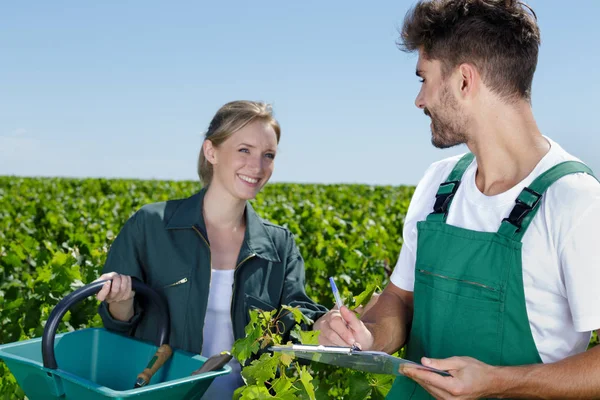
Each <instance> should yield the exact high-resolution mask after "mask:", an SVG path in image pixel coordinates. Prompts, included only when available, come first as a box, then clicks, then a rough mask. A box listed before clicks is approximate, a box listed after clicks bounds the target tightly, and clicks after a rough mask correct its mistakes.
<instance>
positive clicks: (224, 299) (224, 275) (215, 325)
mask: <svg viewBox="0 0 600 400" xmlns="http://www.w3.org/2000/svg"><path fill="white" fill-rule="evenodd" d="M234 272H235V271H234V270H232V269H231V270H217V269H213V270H212V276H211V280H210V291H209V293H208V306H207V308H206V317H205V318H204V329H203V333H204V340H203V343H202V356H204V357H210V356H212V355H215V354H219V353H220V352H222V351H231V347H232V346H233V342H234V340H233V326H232V324H231V313H230V310H231V296H232V294H233V274H234ZM229 366H230V367H231V368H232V371H231V373H230V374H227V375H224V376H219V377H217V378H215V380H214V381H213V382H212V383H211V385H210V386H209V387H208V390H207V391H206V392H205V393H204V395H203V396H202V398H203V399H231V398H232V397H233V392H234V391H235V389H237V388H238V387H240V386H242V385H243V384H244V381H243V380H242V377H241V374H240V373H241V366H240V363H238V362H237V360H236V359H235V358H234V359H232V360H231V361H230V362H229Z"/></svg>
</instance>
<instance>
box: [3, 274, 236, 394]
mask: <svg viewBox="0 0 600 400" xmlns="http://www.w3.org/2000/svg"><path fill="white" fill-rule="evenodd" d="M105 282H106V281H98V282H94V283H91V284H89V285H86V286H84V287H82V288H80V289H78V290H76V291H74V292H73V293H71V294H69V295H67V296H66V297H65V298H64V299H62V300H61V301H60V302H59V303H58V304H57V305H56V307H55V308H54V309H53V310H52V312H51V313H50V316H49V318H48V321H47V323H46V326H45V327H44V333H43V335H42V338H41V339H40V338H36V339H31V340H25V341H20V342H15V343H9V344H4V345H0V359H2V360H4V362H5V363H6V365H7V366H8V368H9V370H10V371H11V372H12V374H13V375H14V376H15V378H16V380H17V383H18V384H19V386H21V388H22V389H23V391H24V392H25V394H26V395H27V397H28V398H29V400H54V399H57V400H58V399H60V400H69V399H71V400H72V399H85V400H96V399H136V400H155V399H156V400H158V399H160V400H162V399H185V400H192V399H199V398H200V397H202V395H203V394H204V392H205V391H206V389H208V386H209V385H210V384H211V383H212V381H213V380H214V378H215V377H217V376H220V375H225V374H228V373H230V372H231V367H229V366H228V365H225V366H223V367H222V368H220V369H218V370H215V371H210V372H204V373H201V374H197V375H192V373H193V372H194V371H195V370H198V369H199V368H200V367H201V366H202V365H203V364H204V362H205V361H206V358H205V357H202V356H200V355H197V354H192V353H189V352H187V351H183V350H179V349H174V350H173V355H172V356H171V357H170V358H169V359H168V360H167V361H166V362H165V364H164V365H163V366H162V367H161V368H160V369H159V370H158V371H157V372H156V373H155V374H154V376H152V379H150V381H149V383H148V384H147V385H146V386H143V387H140V388H137V389H134V385H135V383H136V377H137V376H138V374H139V373H140V372H142V371H144V370H145V369H146V367H147V366H149V365H150V364H152V361H151V360H153V356H154V355H155V353H156V351H157V349H158V348H160V346H162V345H163V344H166V343H167V342H168V340H169V329H170V328H169V327H170V321H169V311H168V308H167V305H166V304H165V302H164V300H163V299H162V297H160V296H159V295H158V294H157V293H156V292H155V291H154V290H152V289H151V288H150V287H148V286H146V285H145V284H143V283H141V282H139V281H137V280H132V289H133V290H135V292H136V295H142V296H145V297H147V298H148V299H149V300H150V301H153V302H154V303H155V304H156V305H157V306H158V307H159V309H160V314H161V316H162V318H161V323H160V324H159V326H158V327H157V329H158V336H157V337H158V340H157V342H156V343H150V342H146V341H142V340H138V339H134V338H131V337H126V336H123V335H121V334H117V333H113V332H110V331H108V330H106V329H102V328H88V329H82V330H78V331H74V332H69V333H63V334H59V335H57V334H56V330H57V328H58V324H59V323H60V321H61V319H62V317H63V316H64V314H65V313H66V312H67V311H68V310H69V308H70V307H71V306H73V305H74V304H75V303H77V302H79V301H81V300H83V299H85V298H87V297H88V296H91V295H93V294H96V293H97V292H98V291H100V289H101V288H102V285H103V284H104V283H105ZM149 361H150V363H149Z"/></svg>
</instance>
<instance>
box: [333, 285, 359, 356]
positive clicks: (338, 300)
mask: <svg viewBox="0 0 600 400" xmlns="http://www.w3.org/2000/svg"><path fill="white" fill-rule="evenodd" d="M329 284H330V285H331V291H332V292H333V297H334V298H335V304H336V305H337V307H338V310H341V309H342V306H343V305H344V303H343V302H342V298H341V297H340V292H339V291H338V288H337V286H336V285H335V281H334V280H333V276H330V277H329ZM343 319H344V317H342V320H343ZM344 322H346V321H344ZM346 326H348V323H346ZM351 349H352V351H359V350H360V346H359V345H357V344H356V343H353V344H352V347H351Z"/></svg>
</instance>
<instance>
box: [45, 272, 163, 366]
mask: <svg viewBox="0 0 600 400" xmlns="http://www.w3.org/2000/svg"><path fill="white" fill-rule="evenodd" d="M108 281H110V279H108V280H102V281H97V282H93V283H90V284H89V285H86V286H84V287H82V288H79V289H77V290H76V291H74V292H73V293H71V294H69V295H67V296H65V297H64V298H63V299H62V300H61V301H59V302H58V304H57V305H56V307H54V309H53V310H52V312H51V313H50V316H49V317H48V321H47V322H46V326H45V327H44V334H43V336H42V359H43V361H44V367H45V368H48V369H57V368H58V366H57V365H56V358H55V357H54V336H55V335H56V330H57V329H58V324H59V323H60V321H61V319H62V317H63V316H64V315H65V314H66V312H67V311H68V310H69V308H71V306H73V305H74V304H76V303H78V302H80V301H82V300H84V299H86V298H87V297H89V296H91V295H94V294H96V293H98V292H99V291H100V289H102V286H103V285H104V284H105V283H106V282H108ZM131 288H132V290H134V291H135V293H136V296H137V295H138V294H141V295H142V296H144V297H147V298H148V299H149V300H150V301H152V302H153V303H154V304H155V305H156V306H157V307H158V309H159V315H158V318H159V324H158V340H157V342H156V343H155V344H156V345H157V346H159V347H160V346H162V345H163V344H166V343H167V342H168V341H169V333H170V332H169V330H170V327H171V323H170V320H169V309H168V307H167V304H166V303H165V301H164V300H163V298H162V297H160V296H159V294H158V293H156V292H155V291H154V289H152V288H150V286H147V285H145V284H144V283H142V282H140V281H138V280H136V279H132V280H131Z"/></svg>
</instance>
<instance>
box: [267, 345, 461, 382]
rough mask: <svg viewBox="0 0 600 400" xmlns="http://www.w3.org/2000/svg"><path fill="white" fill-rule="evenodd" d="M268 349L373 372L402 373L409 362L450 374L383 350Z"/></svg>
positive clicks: (300, 347) (344, 348) (310, 347)
mask: <svg viewBox="0 0 600 400" xmlns="http://www.w3.org/2000/svg"><path fill="white" fill-rule="evenodd" d="M268 350H270V351H274V352H280V353H285V354H289V355H291V356H292V357H296V358H303V359H305V360H310V361H316V362H321V363H325V364H331V365H336V366H338V367H343V368H351V369H355V370H358V371H364V372H370V373H373V374H386V375H402V374H401V373H400V371H399V369H400V366H401V365H404V364H410V365H412V366H414V367H417V368H421V369H426V370H428V371H432V372H435V373H437V374H439V375H442V376H452V375H450V374H449V373H448V372H446V371H442V370H439V369H435V368H431V367H427V366H425V365H423V364H419V363H416V362H414V361H410V360H405V359H404V358H400V357H394V356H391V355H389V354H387V353H385V352H383V351H362V350H358V349H354V348H351V347H337V346H320V345H319V346H311V345H297V344H294V345H287V346H271V347H269V348H268Z"/></svg>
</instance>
